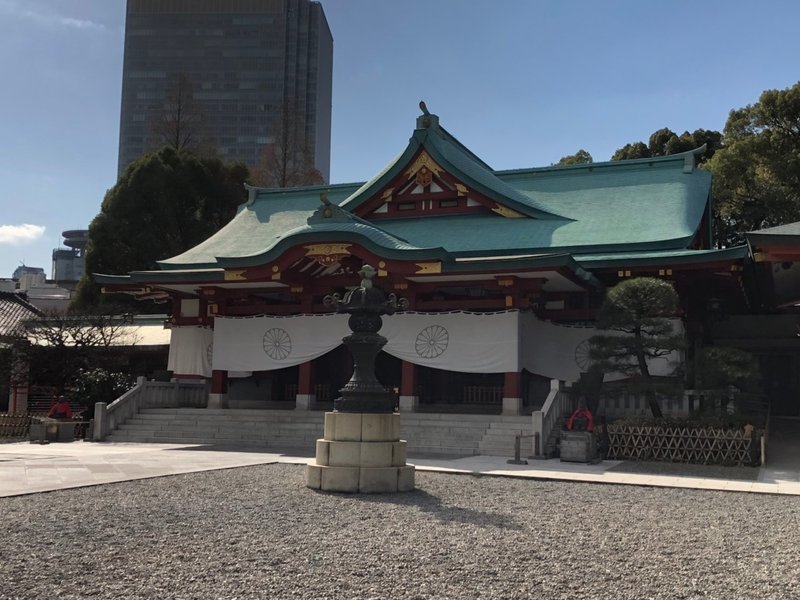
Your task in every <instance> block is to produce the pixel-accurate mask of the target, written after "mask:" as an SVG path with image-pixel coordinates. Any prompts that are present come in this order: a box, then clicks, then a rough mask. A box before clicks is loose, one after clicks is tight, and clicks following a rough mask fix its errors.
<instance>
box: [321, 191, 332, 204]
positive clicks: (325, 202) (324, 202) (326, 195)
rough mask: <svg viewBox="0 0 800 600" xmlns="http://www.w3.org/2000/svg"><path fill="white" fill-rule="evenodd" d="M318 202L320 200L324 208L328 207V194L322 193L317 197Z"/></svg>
mask: <svg viewBox="0 0 800 600" xmlns="http://www.w3.org/2000/svg"><path fill="white" fill-rule="evenodd" d="M319 200H320V202H322V203H323V204H324V205H325V206H330V204H331V201H330V200H328V194H326V193H325V192H322V193H321V194H320V195H319Z"/></svg>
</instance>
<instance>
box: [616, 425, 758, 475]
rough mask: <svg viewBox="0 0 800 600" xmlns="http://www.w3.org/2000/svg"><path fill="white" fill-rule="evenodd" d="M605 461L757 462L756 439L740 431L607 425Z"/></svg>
mask: <svg viewBox="0 0 800 600" xmlns="http://www.w3.org/2000/svg"><path fill="white" fill-rule="evenodd" d="M608 436H609V449H608V456H607V458H609V459H612V460H653V461H665V462H681V463H693V464H703V465H708V464H718V465H751V464H754V463H757V462H759V459H758V453H757V452H756V450H757V449H758V438H757V435H754V434H753V433H749V434H748V433H745V431H743V430H740V429H715V428H711V427H708V428H692V427H660V426H655V425H613V424H612V425H609V426H608Z"/></svg>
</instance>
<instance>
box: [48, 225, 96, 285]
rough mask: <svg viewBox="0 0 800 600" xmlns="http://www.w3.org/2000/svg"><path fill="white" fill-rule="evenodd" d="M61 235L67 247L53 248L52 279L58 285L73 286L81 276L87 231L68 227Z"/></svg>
mask: <svg viewBox="0 0 800 600" xmlns="http://www.w3.org/2000/svg"><path fill="white" fill-rule="evenodd" d="M61 235H62V236H64V245H65V246H67V247H66V248H56V249H55V250H53V272H52V279H53V281H55V282H56V283H57V284H59V285H66V286H67V287H69V288H73V287H74V286H75V285H76V284H77V283H78V281H80V279H81V277H83V273H84V254H85V252H86V243H87V242H88V240H89V231H88V230H86V229H70V230H67V231H64V232H63V233H62V234H61Z"/></svg>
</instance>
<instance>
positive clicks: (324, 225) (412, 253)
mask: <svg viewBox="0 0 800 600" xmlns="http://www.w3.org/2000/svg"><path fill="white" fill-rule="evenodd" d="M328 202H329V201H328ZM332 239H335V240H337V241H349V242H354V243H360V244H362V245H364V246H366V247H367V248H369V249H371V250H373V251H375V252H377V253H378V254H380V255H381V256H386V257H398V258H400V257H406V258H408V259H409V260H414V259H423V258H439V259H442V258H445V257H446V256H447V253H446V252H445V251H444V250H443V249H442V248H441V247H438V246H433V245H431V246H428V247H420V246H415V245H413V244H410V243H408V242H407V241H406V240H404V239H402V238H400V237H397V236H395V235H392V234H391V233H388V232H386V231H384V230H383V229H381V228H380V227H377V226H375V225H374V224H372V223H370V222H368V221H365V220H364V219H360V218H358V217H356V216H354V215H353V214H351V213H349V212H347V211H346V210H343V209H342V208H340V207H338V206H336V205H334V204H329V203H326V204H322V205H319V206H318V208H317V210H316V211H314V212H313V213H312V214H311V216H310V217H308V218H307V219H306V222H305V224H303V225H301V226H299V227H296V228H294V229H290V230H289V231H286V232H284V233H282V234H279V235H276V236H275V238H274V240H273V243H272V245H270V246H268V247H266V248H265V249H264V250H262V251H260V252H256V253H254V254H252V255H249V256H242V255H239V256H235V257H224V256H219V257H217V262H218V263H219V264H220V265H221V266H223V267H227V266H257V265H262V264H264V263H267V262H270V261H271V260H274V259H276V258H278V257H279V256H280V255H281V253H282V252H283V251H284V250H286V249H288V248H290V247H291V246H294V245H296V244H298V243H308V242H325V241H330V240H332Z"/></svg>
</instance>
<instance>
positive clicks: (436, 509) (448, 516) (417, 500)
mask: <svg viewBox="0 0 800 600" xmlns="http://www.w3.org/2000/svg"><path fill="white" fill-rule="evenodd" d="M354 498H358V500H359V501H361V502H364V503H372V504H393V505H396V506H408V507H414V508H417V509H419V510H421V511H422V512H425V513H428V514H430V515H432V516H433V517H435V518H436V519H438V520H439V521H441V522H442V523H463V524H469V525H477V526H478V527H485V528H492V529H514V530H516V529H520V528H521V526H520V524H519V523H517V522H515V520H514V519H513V518H511V517H509V516H508V515H502V514H497V513H491V512H481V511H478V510H473V509H470V508H463V507H460V506H453V505H446V504H444V503H442V501H441V499H440V498H439V497H437V496H434V495H433V494H429V493H428V492H426V491H425V490H422V489H420V488H417V489H415V490H414V491H413V492H404V493H401V494H358V495H355V496H354Z"/></svg>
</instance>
